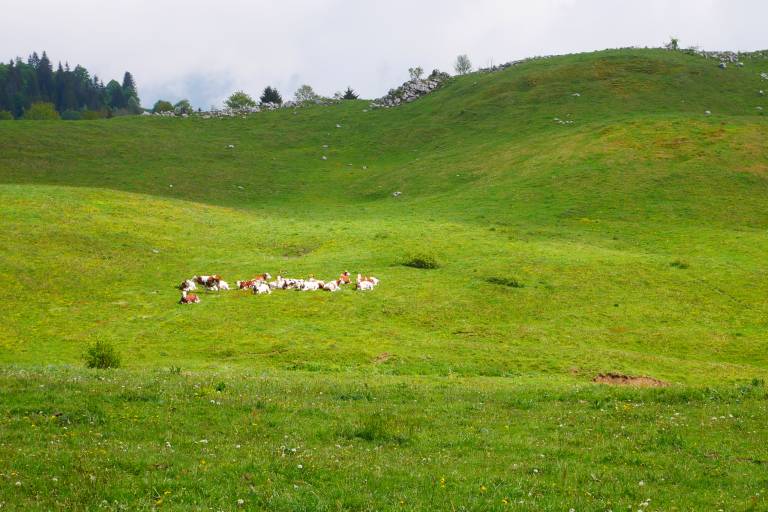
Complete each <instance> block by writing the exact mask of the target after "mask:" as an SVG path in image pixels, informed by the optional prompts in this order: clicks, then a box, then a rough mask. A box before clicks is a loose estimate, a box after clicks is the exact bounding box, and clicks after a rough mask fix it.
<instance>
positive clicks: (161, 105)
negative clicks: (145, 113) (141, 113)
mask: <svg viewBox="0 0 768 512" xmlns="http://www.w3.org/2000/svg"><path fill="white" fill-rule="evenodd" d="M152 112H154V113H158V112H173V105H171V102H170V101H165V100H157V101H156V102H155V106H154V107H152Z"/></svg>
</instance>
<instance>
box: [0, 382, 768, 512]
mask: <svg viewBox="0 0 768 512" xmlns="http://www.w3.org/2000/svg"><path fill="white" fill-rule="evenodd" d="M0 388H2V389H3V393H2V394H0V433H2V437H0V504H2V505H3V507H4V510H5V509H8V510H29V509H46V510H50V509H56V510H95V509H106V510H235V509H237V508H239V507H238V500H243V505H242V508H243V509H246V510H307V511H309V510H424V509H432V510H435V509H437V510H568V509H569V508H573V509H575V510H578V511H582V510H629V509H631V510H648V511H651V510H665V511H669V510H717V509H723V510H764V509H765V508H766V506H768V495H767V494H766V493H767V492H768V477H766V471H765V464H766V463H767V461H768V447H766V444H765V432H764V425H765V423H766V421H768V393H767V392H766V389H765V387H764V383H763V382H762V381H757V380H756V381H754V382H745V383H742V384H737V385H732V386H719V387H709V388H684V387H672V388H667V389H653V390H650V389H649V390H631V389H617V388H608V387H605V386H600V385H592V384H587V385H577V386H569V385H562V384H561V383H553V382H551V381H550V382H547V383H544V382H536V381H531V380H511V379H481V378H473V379H461V378H416V379H414V378H402V377H380V378H376V379H372V378H364V379H361V378H349V377H343V376H339V377H332V376H328V375H317V374H303V373H290V374H286V373H280V372H263V373H249V372H232V371H220V372H205V373H195V372H184V371H178V370H176V371H174V370H171V371H168V370H165V371H160V370H158V371H152V372H129V371H119V370H110V371H85V370H79V369H76V368H66V367H60V368H54V367H51V368H47V369H24V368H19V367H3V368H2V370H1V371H0Z"/></svg>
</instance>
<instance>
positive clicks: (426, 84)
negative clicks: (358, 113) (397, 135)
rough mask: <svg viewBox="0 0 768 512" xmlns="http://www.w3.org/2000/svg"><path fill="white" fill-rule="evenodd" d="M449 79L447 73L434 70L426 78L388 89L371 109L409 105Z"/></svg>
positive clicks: (415, 79) (373, 103) (374, 101)
mask: <svg viewBox="0 0 768 512" xmlns="http://www.w3.org/2000/svg"><path fill="white" fill-rule="evenodd" d="M449 78H450V75H448V73H443V72H441V71H438V70H434V71H433V72H432V74H430V75H429V76H428V77H427V78H413V79H411V80H408V81H407V82H405V83H404V84H403V85H401V86H400V87H398V88H397V89H390V90H389V92H388V93H387V95H386V96H384V97H381V98H379V99H376V100H373V102H372V103H371V108H390V107H396V106H398V105H402V104H403V103H410V102H411V101H414V100H417V99H419V98H421V97H422V96H425V95H427V94H429V93H431V92H432V91H434V90H435V89H437V88H439V87H440V86H441V85H443V84H444V83H445V82H446V80H448V79H449Z"/></svg>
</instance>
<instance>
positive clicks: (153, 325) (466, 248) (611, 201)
mask: <svg viewBox="0 0 768 512" xmlns="http://www.w3.org/2000/svg"><path fill="white" fill-rule="evenodd" d="M743 62H744V66H743V67H737V66H733V65H732V66H729V67H728V68H727V69H725V70H722V69H719V68H718V66H717V62H716V61H714V60H712V59H705V58H703V57H699V56H693V55H687V54H684V53H682V52H669V51H662V50H611V51H603V52H596V53H589V54H578V55H568V56H561V57H553V58H548V59H541V60H533V61H529V62H526V63H524V64H521V65H518V66H514V67H512V68H509V69H506V70H503V71H499V72H494V73H473V74H470V75H465V76H461V77H457V78H454V79H451V81H450V82H448V83H447V84H446V85H444V86H443V87H442V88H440V89H439V90H437V91H436V92H434V93H432V94H430V95H428V96H426V97H424V98H422V99H419V100H418V101H415V102H413V103H410V104H407V105H404V106H401V107H397V108H392V109H371V108H370V106H369V102H367V101H362V100H358V101H344V102H341V103H340V104H337V105H331V106H314V107H309V108H301V109H297V110H293V109H282V110H278V111H275V112H264V113H259V114H253V115H250V116H247V117H242V118H240V117H237V118H225V119H203V118H200V117H191V118H186V119H181V118H178V119H177V118H155V117H130V118H129V117H124V118H114V119H109V120H97V121H78V122H64V121H37V122H33V121H9V122H0V222H1V225H2V229H1V230H0V280H1V281H2V283H3V285H4V286H3V291H4V293H3V295H2V297H0V318H2V322H0V510H307V511H313V510H478V511H479V510H561V511H569V510H570V509H573V510H574V511H576V512H581V511H592V510H601V511H607V510H612V511H619V510H624V511H627V510H632V511H637V510H642V511H656V510H658V511H671V510H680V511H684V510H713V511H716V510H720V509H722V510H728V511H731V510H737V511H739V510H745V511H746V510H755V511H758V510H766V508H768V495H767V494H766V493H768V472H767V471H766V469H767V466H766V464H768V443H766V441H767V440H768V434H767V433H766V430H765V425H766V423H767V422H768V410H767V407H768V390H766V388H765V379H766V377H768V336H766V333H767V332H768V300H767V298H768V270H767V269H768V231H766V229H767V228H768V118H767V117H765V116H764V115H763V113H764V111H763V110H762V108H766V107H768V99H767V98H766V96H763V95H761V94H760V92H759V91H760V90H763V89H765V90H768V81H766V80H764V79H762V78H761V77H760V73H762V72H765V71H768V57H765V56H764V54H760V53H757V54H748V55H745V56H744V58H743ZM758 107H762V108H758ZM706 111H709V112H711V114H710V115H705V112H706ZM556 119H559V120H562V121H568V122H567V123H561V122H558V121H556ZM571 121H572V122H571ZM229 145H233V146H234V148H230V147H229ZM323 156H325V157H327V159H323V158H322V157H323ZM394 192H401V194H400V195H399V196H397V197H395V196H394V195H393V193H394ZM414 256H424V257H428V258H430V259H434V260H435V261H436V262H437V263H438V266H437V268H433V269H420V268H413V267H410V266H406V265H404V263H405V262H407V261H408V260H409V259H412V258H413V257H414ZM344 270H348V271H350V272H352V273H353V275H354V274H357V273H358V272H360V273H363V274H370V275H375V276H377V277H378V278H379V279H381V283H380V285H379V286H378V287H376V288H375V289H374V290H373V291H371V292H357V291H355V290H353V289H352V288H351V287H346V288H344V289H343V290H342V291H340V292H337V293H323V292H306V293H304V292H295V291H275V292H274V293H272V294H271V295H269V296H254V295H252V294H251V293H247V292H241V291H235V290H232V291H229V292H220V293H215V292H206V291H198V294H199V295H200V297H201V303H199V304H195V305H187V306H180V305H178V304H177V301H178V298H179V292H178V290H177V289H176V286H177V285H178V283H179V282H180V281H181V280H182V279H184V278H188V277H191V276H193V275H200V274H212V273H216V274H221V275H222V276H223V277H224V279H225V280H227V281H228V282H229V283H230V284H231V285H234V282H235V281H236V280H238V279H246V278H250V277H251V276H253V275H255V274H259V273H262V272H269V273H271V274H272V275H273V276H276V275H277V274H282V275H284V276H291V277H306V276H308V275H310V274H314V275H315V276H316V277H318V278H321V279H331V278H334V277H336V276H338V274H339V273H340V272H342V271H344ZM97 341H102V342H107V343H109V344H111V345H113V346H114V347H115V349H116V350H117V352H118V353H119V354H120V356H121V360H122V365H121V368H119V369H109V370H91V369H86V368H85V366H84V363H83V354H84V353H85V351H86V350H87V349H88V347H90V346H92V345H93V344H94V343H95V342H97ZM605 373H617V374H621V375H628V376H638V377H639V376H643V377H650V378H653V379H657V380H659V381H661V382H662V383H663V384H664V386H662V387H658V388H648V389H641V388H635V387H623V386H609V385H605V384H598V383H594V382H593V379H594V378H595V377H596V376H597V375H598V374H605ZM238 500H240V501H238Z"/></svg>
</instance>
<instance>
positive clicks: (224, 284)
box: [219, 281, 229, 290]
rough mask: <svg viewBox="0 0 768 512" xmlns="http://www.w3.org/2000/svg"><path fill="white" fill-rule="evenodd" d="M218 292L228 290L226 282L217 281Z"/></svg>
mask: <svg viewBox="0 0 768 512" xmlns="http://www.w3.org/2000/svg"><path fill="white" fill-rule="evenodd" d="M219 290H229V283H228V282H226V281H219Z"/></svg>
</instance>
